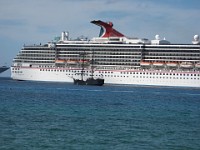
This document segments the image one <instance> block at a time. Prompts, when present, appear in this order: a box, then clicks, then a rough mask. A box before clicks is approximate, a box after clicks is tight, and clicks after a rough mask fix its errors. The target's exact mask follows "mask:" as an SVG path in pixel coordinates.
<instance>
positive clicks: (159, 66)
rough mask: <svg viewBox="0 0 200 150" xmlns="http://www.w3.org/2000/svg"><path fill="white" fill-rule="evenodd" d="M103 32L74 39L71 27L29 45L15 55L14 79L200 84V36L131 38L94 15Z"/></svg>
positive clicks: (169, 84)
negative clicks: (181, 40) (176, 40)
mask: <svg viewBox="0 0 200 150" xmlns="http://www.w3.org/2000/svg"><path fill="white" fill-rule="evenodd" d="M91 23H93V24H95V25H97V26H99V27H100V33H99V36H98V37H94V38H92V39H88V38H86V37H83V36H81V37H79V38H77V39H74V40H72V39H71V38H70V37H69V33H68V32H62V33H61V36H60V37H56V38H55V39H54V40H53V41H51V42H47V43H46V44H35V45H24V46H23V47H22V49H21V50H20V51H19V53H18V54H17V56H16V57H15V58H14V59H13V64H12V67H11V77H12V78H13V79H15V80H31V81H52V82H73V79H75V78H77V79H78V78H80V74H83V75H84V76H83V78H85V79H87V78H89V77H90V76H91V74H92V75H93V77H94V78H102V79H104V83H105V84H129V85H150V86H181V87H200V41H199V36H198V35H195V36H194V39H193V40H192V43H191V44H171V43H170V42H169V41H167V40H166V39H161V38H160V37H159V35H156V36H155V39H153V40H149V39H145V38H129V37H127V36H125V35H124V34H122V33H120V32H119V31H117V30H116V29H114V28H113V23H112V22H104V21H101V20H94V21H91Z"/></svg>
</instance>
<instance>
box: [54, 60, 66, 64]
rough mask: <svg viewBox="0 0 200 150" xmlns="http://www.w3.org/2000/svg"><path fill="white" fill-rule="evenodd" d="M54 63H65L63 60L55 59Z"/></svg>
mask: <svg viewBox="0 0 200 150" xmlns="http://www.w3.org/2000/svg"><path fill="white" fill-rule="evenodd" d="M55 62H56V63H57V64H63V63H65V60H64V59H57V60H56V61H55Z"/></svg>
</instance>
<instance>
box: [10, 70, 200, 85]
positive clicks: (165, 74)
mask: <svg viewBox="0 0 200 150" xmlns="http://www.w3.org/2000/svg"><path fill="white" fill-rule="evenodd" d="M80 71H81V69H72V68H64V69H63V68H57V69H55V68H49V69H48V68H30V67H12V68H11V77H12V78H13V79H15V80H31V81H48V82H73V77H78V76H79V75H78V73H77V72H80ZM85 71H86V73H87V72H88V74H89V71H87V70H85ZM76 73H77V74H76ZM88 74H87V75H85V78H88V77H89V76H88ZM94 77H96V78H97V77H98V78H99V77H103V78H104V79H105V83H109V84H130V85H155V86H183V87H200V72H199V71H191V72H188V71H185V72H183V71H179V72H177V71H176V72H175V71H174V72H173V71H170V70H169V71H166V70H165V71H164V70H163V71H160V70H155V71H149V70H146V71H144V70H98V71H95V72H94Z"/></svg>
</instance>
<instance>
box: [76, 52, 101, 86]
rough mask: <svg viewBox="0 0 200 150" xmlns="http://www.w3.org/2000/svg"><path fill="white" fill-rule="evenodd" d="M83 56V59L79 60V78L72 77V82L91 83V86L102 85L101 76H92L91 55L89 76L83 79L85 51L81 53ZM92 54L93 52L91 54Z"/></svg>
mask: <svg viewBox="0 0 200 150" xmlns="http://www.w3.org/2000/svg"><path fill="white" fill-rule="evenodd" d="M81 55H82V56H83V59H82V60H81V61H80V62H82V63H81V66H82V70H81V79H76V78H73V80H74V84H76V85H93V86H102V85H103V84H104V79H103V78H96V79H95V78H94V67H93V61H94V60H93V57H92V60H91V75H90V77H89V78H87V79H85V80H84V78H83V75H84V62H85V52H84V53H82V54H81ZM92 55H93V54H92Z"/></svg>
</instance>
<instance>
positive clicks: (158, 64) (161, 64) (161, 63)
mask: <svg viewBox="0 0 200 150" xmlns="http://www.w3.org/2000/svg"><path fill="white" fill-rule="evenodd" d="M164 65H165V63H164V62H154V63H153V66H156V67H163V66H164Z"/></svg>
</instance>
